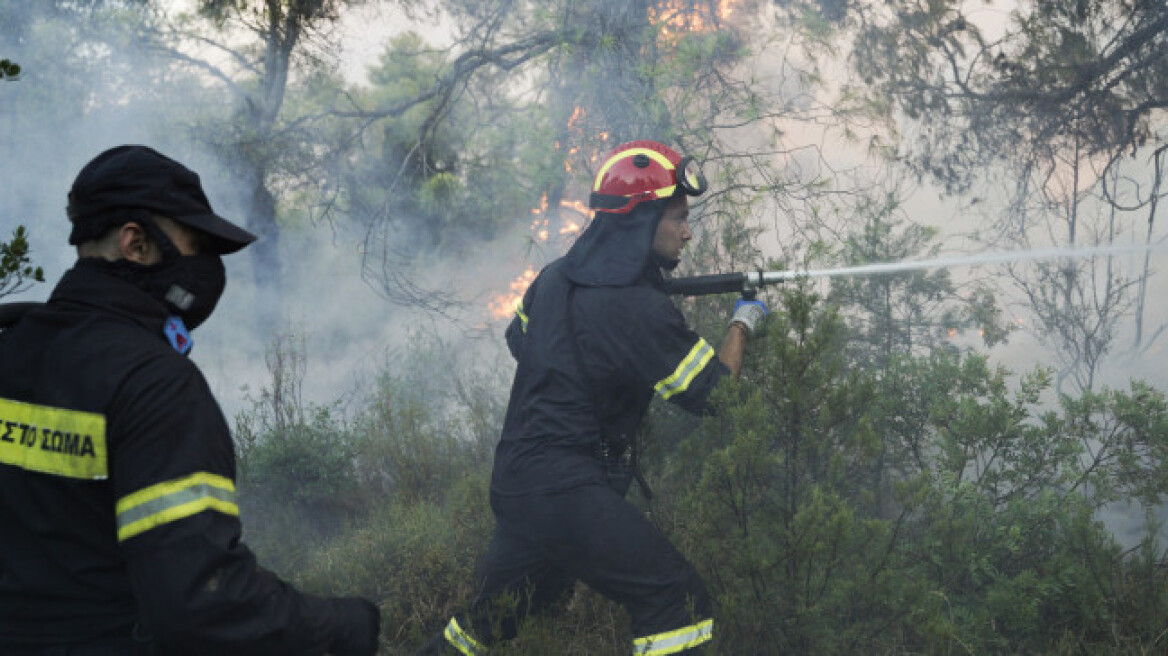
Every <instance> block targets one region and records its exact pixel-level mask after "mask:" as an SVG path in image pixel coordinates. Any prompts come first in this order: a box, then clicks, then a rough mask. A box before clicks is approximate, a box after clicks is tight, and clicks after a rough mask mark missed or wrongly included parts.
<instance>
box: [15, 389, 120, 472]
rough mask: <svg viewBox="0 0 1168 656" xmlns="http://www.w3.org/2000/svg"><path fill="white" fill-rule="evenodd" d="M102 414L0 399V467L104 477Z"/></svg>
mask: <svg viewBox="0 0 1168 656" xmlns="http://www.w3.org/2000/svg"><path fill="white" fill-rule="evenodd" d="M106 455H107V443H106V435H105V416H104V415H101V414H98V413H95V412H81V411H79V410H65V409H63V408H53V407H49V406H44V405H35V404H32V403H24V402H21V401H10V400H8V399H0V463H3V464H6V465H13V466H16V467H20V468H21V469H24V470H27V471H34V472H40V473H42V474H53V475H56V476H64V477H66V478H79V479H85V480H93V479H103V478H108V477H109V466H108V459H107V457H106Z"/></svg>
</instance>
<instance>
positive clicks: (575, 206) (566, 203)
mask: <svg viewBox="0 0 1168 656" xmlns="http://www.w3.org/2000/svg"><path fill="white" fill-rule="evenodd" d="M560 207H566V208H568V209H570V210H575V211H577V212H579V213H581V214H583V215H584V216H588V215H589V214H590V213H591V210H589V209H588V206H587V205H585V204H584V203H581V202H580V201H578V200H562V201H560ZM561 232H562V231H561Z"/></svg>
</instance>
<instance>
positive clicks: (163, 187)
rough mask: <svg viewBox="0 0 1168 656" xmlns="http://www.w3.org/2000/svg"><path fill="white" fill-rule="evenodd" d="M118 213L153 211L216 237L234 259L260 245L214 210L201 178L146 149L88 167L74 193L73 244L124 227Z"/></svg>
mask: <svg viewBox="0 0 1168 656" xmlns="http://www.w3.org/2000/svg"><path fill="white" fill-rule="evenodd" d="M118 210H148V211H150V212H152V213H154V214H158V215H160V216H165V217H168V218H170V219H173V220H175V221H176V222H178V223H181V224H183V225H185V226H187V227H190V228H194V229H196V230H201V231H203V232H205V233H207V234H208V235H210V236H211V240H210V241H211V243H212V244H213V247H214V249H215V251H216V252H218V253H220V254H222V255H226V254H228V253H234V252H236V251H238V250H239V249H241V248H243V247H244V246H247V245H248V244H250V243H252V242H253V241H255V240H256V237H255V235H253V234H251V233H250V232H248V231H247V230H244V229H243V228H240V227H239V226H237V225H235V224H234V223H232V222H230V221H228V220H227V219H225V218H223V217H221V216H219V215H218V214H216V213H215V212H214V210H212V209H211V203H210V202H208V200H207V195H206V194H204V193H203V186H202V184H201V183H200V182H199V175H198V174H197V173H195V172H194V171H192V170H190V169H188V168H187V167H185V166H183V165H182V164H179V163H178V162H176V161H174V160H173V159H170V158H169V157H167V156H166V155H163V154H162V153H160V152H158V151H156V150H154V149H153V148H148V147H146V146H134V145H129V146H118V147H116V148H110V149H109V150H107V151H105V152H103V153H102V154H100V155H98V156H97V157H95V158H93V160H92V161H90V162H89V163H88V164H86V165H85V166H84V167H83V168H82V169H81V172H80V173H78V174H77V179H76V180H74V181H73V188H72V189H70V190H69V208H68V213H69V220H70V221H72V222H73V232H72V234H70V236H69V243H70V244H73V245H77V244H80V243H82V242H84V241H87V240H88V239H92V238H94V237H97V236H100V235H101V234H102V233H103V232H104V231H105V230H106V229H108V228H110V227H115V226H117V225H121V224H122V223H125V218H126V217H124V215H123V216H121V220H120V222H119V213H118Z"/></svg>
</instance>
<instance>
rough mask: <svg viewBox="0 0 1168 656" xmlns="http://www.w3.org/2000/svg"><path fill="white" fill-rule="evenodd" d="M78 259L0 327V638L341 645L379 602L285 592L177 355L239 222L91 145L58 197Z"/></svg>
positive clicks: (18, 647)
mask: <svg viewBox="0 0 1168 656" xmlns="http://www.w3.org/2000/svg"><path fill="white" fill-rule="evenodd" d="M68 212H69V218H70V220H71V221H72V224H73V230H72V233H71V235H70V238H69V243H70V244H73V245H76V246H77V247H78V253H79V259H78V261H77V264H76V265H75V266H74V267H73V268H72V269H71V270H70V271H68V272H66V273H65V275H64V276H63V277H62V278H61V280H60V282H59V283H58V285H57V286H56V288H55V289H54V290H53V293H52V295H51V297H50V299H49V301H48V302H47V303H45V304H43V305H42V306H40V307H35V308H33V309H31V310H29V311H27V312H26V313H25V314H24V315H23V316H22V317H21V318H20V319H19V320H17V321H16V323H15V324H14V325H11V326H8V327H7V328H4V329H3V332H0V371H3V372H4V375H3V376H0V526H2V527H3V529H2V530H0V653H3V654H6V655H10V656H11V655H23V654H71V655H92V656H97V655H101V656H114V655H118V656H121V655H130V654H160V655H161V654H166V655H170V654H204V655H205V654H281V655H282V654H305V655H308V654H325V653H331V654H338V655H340V654H343V655H354V656H361V655H366V654H373V653H375V652H376V650H377V643H378V624H379V621H380V619H379V612H378V610H377V608H376V607H375V606H374V605H373V604H371V603H369V602H368V601H365V600H361V599H356V598H319V597H313V596H310V595H306V594H302V593H300V592H298V591H296V590H295V589H293V588H292V587H291V586H289V585H288V584H286V583H284V582H282V581H281V580H279V579H278V578H276V577H275V576H274V575H273V574H271V573H270V572H268V571H266V570H264V569H262V568H260V567H259V566H258V565H257V564H256V560H255V557H254V556H253V555H252V553H251V552H250V551H249V550H248V549H247V547H246V546H244V545H243V543H242V542H241V541H240V533H241V527H240V522H239V517H238V515H239V511H238V508H237V506H236V501H235V483H234V477H235V461H234V452H233V446H232V440H231V435H230V432H229V429H228V426H227V422H226V420H225V419H224V417H223V414H222V412H221V411H220V409H219V407H218V405H217V404H216V402H215V400H214V398H213V397H212V395H211V391H210V389H209V388H208V386H207V383H206V381H205V380H204V378H203V376H202V374H201V373H200V372H199V370H198V369H197V368H196V367H195V365H194V364H193V363H192V362H191V361H190V360H189V359H187V353H188V352H189V351H190V348H191V338H190V332H189V331H191V330H193V329H195V328H196V327H197V326H198V325H199V324H201V323H202V322H203V321H204V320H205V319H206V318H207V317H208V315H210V314H211V311H212V310H213V309H214V308H215V304H216V302H217V301H218V299H219V296H220V295H221V294H222V292H223V289H224V285H225V275H224V269H223V263H222V260H221V259H220V256H221V255H225V254H228V253H233V252H235V251H238V250H240V249H241V248H243V247H244V246H246V245H248V244H249V243H251V242H252V241H253V240H254V239H255V237H254V236H253V235H251V234H250V233H248V232H246V231H244V230H243V229H241V228H239V227H237V226H235V225H233V224H232V223H230V222H228V221H226V220H225V219H223V218H221V217H219V216H217V215H216V214H215V213H214V212H213V211H212V209H211V206H210V204H209V203H208V201H207V198H206V196H205V195H204V193H203V190H202V187H201V185H200V182H199V177H198V176H197V175H196V174H195V173H194V172H192V171H191V170H189V169H187V168H186V167H184V166H183V165H182V164H180V163H178V162H176V161H174V160H172V159H169V158H167V157H165V156H164V155H162V154H160V153H158V152H156V151H154V150H152V149H150V148H146V147H143V146H121V147H118V148H114V149H111V150H108V151H106V152H104V153H102V154H101V155H99V156H98V157H97V158H95V159H94V160H93V161H91V162H90V163H89V164H87V165H86V166H85V167H84V168H83V169H82V170H81V172H80V174H79V175H78V176H77V179H76V181H75V182H74V184H73V187H72V190H71V191H70V193H69V208H68Z"/></svg>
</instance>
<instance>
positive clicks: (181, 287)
mask: <svg viewBox="0 0 1168 656" xmlns="http://www.w3.org/2000/svg"><path fill="white" fill-rule="evenodd" d="M94 264H95V265H97V266H99V267H100V268H102V269H104V270H106V271H107V272H109V273H112V274H113V275H115V276H117V277H119V278H121V279H123V280H126V281H127V282H129V283H131V284H133V285H134V286H135V287H137V288H139V289H141V290H142V291H144V292H146V293H147V294H149V295H150V296H152V297H154V298H155V299H157V300H159V301H161V302H162V303H165V304H166V306H167V308H169V309H170V311H171V312H173V313H175V314H176V315H178V316H179V317H180V318H181V319H182V320H183V323H184V324H186V327H187V329H188V330H194V329H195V328H197V327H198V326H199V325H200V324H202V323H203V322H204V321H206V320H207V317H209V316H211V312H212V311H214V310H215V305H216V304H218V303H219V297H220V296H222V295H223V290H224V288H225V287H226V286H227V274H226V271H225V270H224V268H223V260H222V259H221V258H220V257H219V256H218V255H216V254H214V253H202V254H199V255H178V256H174V257H170V258H167V259H166V260H164V261H163V262H160V263H158V264H138V263H136V262H131V261H129V260H116V261H113V262H107V261H104V260H95V261H94Z"/></svg>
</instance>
